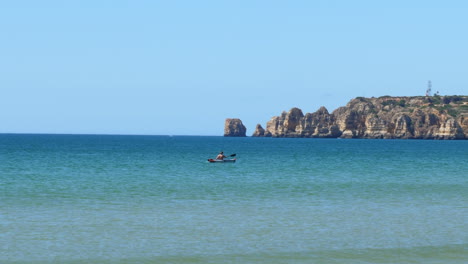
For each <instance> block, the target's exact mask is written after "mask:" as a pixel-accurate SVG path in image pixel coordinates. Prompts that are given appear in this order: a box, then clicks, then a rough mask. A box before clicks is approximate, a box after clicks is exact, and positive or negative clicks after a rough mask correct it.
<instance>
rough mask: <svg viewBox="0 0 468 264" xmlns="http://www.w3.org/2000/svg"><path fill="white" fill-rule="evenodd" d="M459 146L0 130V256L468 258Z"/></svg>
mask: <svg viewBox="0 0 468 264" xmlns="http://www.w3.org/2000/svg"><path fill="white" fill-rule="evenodd" d="M220 150H223V151H224V152H225V153H227V154H231V153H236V154H237V158H238V159H237V162H236V163H234V164H210V163H208V162H207V161H206V160H207V159H208V158H213V157H214V156H216V154H217V153H218V152H219V151H220ZM467 160H468V141H422V140H421V141H420V140H415V141H412V140H338V139H331V140H328V139H271V138H224V137H166V136H99V135H93V136H91V135H89V136H84V135H81V136H79V135H0V263H8V264H9V263H466V260H467V259H468V206H467V204H468V191H467V190H468V163H467Z"/></svg>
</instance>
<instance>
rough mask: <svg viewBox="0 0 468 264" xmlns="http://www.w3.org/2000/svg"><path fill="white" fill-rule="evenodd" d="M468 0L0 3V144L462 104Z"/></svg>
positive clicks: (216, 130)
mask: <svg viewBox="0 0 468 264" xmlns="http://www.w3.org/2000/svg"><path fill="white" fill-rule="evenodd" d="M466 14H468V1H462V0H459V1H453V0H447V1H432V0H426V1H422V0H421V1H420V0H413V1H407V0H404V1H403V0H393V1H389V0H388V1H385V0H383V1H370V0H369V1H366V0H356V1H346V0H341V1H340V0H315V1H312V0H310V1H300V0H297V1H275V0H270V1H256V0H248V1H244V0H239V1H222V0H218V1H207V0H197V1H188V0H187V1H178V0H172V1H157V0H154V1H149V0H148V1H138V0H135V1H118V0H113V1H110V0H107V1H106V0H102V1H94V0H89V1H85V0H83V1H73V0H70V1H50V0H43V1H24V0H18V1H1V2H0V133H66V134H137V135H214V136H222V135H223V132H224V121H225V119H226V118H239V119H241V120H242V122H243V124H244V125H245V126H246V127H247V135H251V134H252V133H253V132H254V129H255V126H256V125H257V124H261V125H262V126H263V127H265V125H266V123H267V122H268V121H269V120H270V119H271V117H273V116H277V115H280V114H281V112H282V111H288V110H290V109H291V108H292V107H299V108H301V109H302V111H303V112H304V113H307V112H315V111H316V110H318V109H319V108H320V107H321V106H325V107H326V108H327V109H328V110H329V111H330V112H332V111H333V110H335V109H336V108H338V107H340V106H344V105H346V104H347V102H349V101H350V100H351V99H353V98H355V97H359V96H364V97H372V96H374V97H379V96H385V95H391V96H418V95H424V94H425V91H426V89H427V84H428V81H429V80H430V81H431V82H432V89H433V91H434V92H435V91H439V93H440V94H441V95H467V94H468V34H467V29H468V16H467V15H466Z"/></svg>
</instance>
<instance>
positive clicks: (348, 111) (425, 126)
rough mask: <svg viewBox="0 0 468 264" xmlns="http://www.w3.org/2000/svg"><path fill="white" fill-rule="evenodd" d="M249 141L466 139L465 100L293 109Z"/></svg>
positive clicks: (356, 102)
mask: <svg viewBox="0 0 468 264" xmlns="http://www.w3.org/2000/svg"><path fill="white" fill-rule="evenodd" d="M252 136H255V137H318V138H337V137H341V138H388V139H390V138H401V139H468V96H430V97H429V96H428V97H423V96H415V97H390V96H384V97H379V98H364V97H358V98H355V99H353V100H351V101H350V102H349V103H348V104H347V105H346V106H344V107H340V108H338V109H336V110H335V111H333V113H331V114H330V113H329V112H328V110H327V109H326V108H325V107H321V108H320V109H319V110H318V111H316V112H314V113H306V114H305V115H304V113H303V112H302V110H301V109H299V108H296V107H295V108H292V109H291V110H290V111H289V112H283V113H282V114H281V115H280V116H275V117H272V118H271V120H270V121H268V122H267V124H266V128H265V129H263V128H262V126H261V125H257V128H256V129H255V132H254V134H253V135H252Z"/></svg>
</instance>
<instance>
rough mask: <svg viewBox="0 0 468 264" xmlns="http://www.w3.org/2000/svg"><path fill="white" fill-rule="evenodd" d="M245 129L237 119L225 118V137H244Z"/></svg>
mask: <svg viewBox="0 0 468 264" xmlns="http://www.w3.org/2000/svg"><path fill="white" fill-rule="evenodd" d="M246 132H247V129H246V128H245V126H244V125H243V124H242V121H241V120H240V119H238V118H227V119H226V122H225V123H224V136H225V137H245V136H246Z"/></svg>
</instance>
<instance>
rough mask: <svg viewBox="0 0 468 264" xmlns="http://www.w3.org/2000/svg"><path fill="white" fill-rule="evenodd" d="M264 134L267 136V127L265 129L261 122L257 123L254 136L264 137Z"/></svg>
mask: <svg viewBox="0 0 468 264" xmlns="http://www.w3.org/2000/svg"><path fill="white" fill-rule="evenodd" d="M263 136H265V129H263V127H262V126H261V125H260V124H257V126H256V127H255V131H254V133H253V135H252V137H263Z"/></svg>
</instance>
